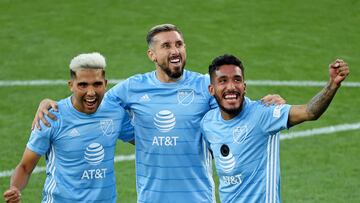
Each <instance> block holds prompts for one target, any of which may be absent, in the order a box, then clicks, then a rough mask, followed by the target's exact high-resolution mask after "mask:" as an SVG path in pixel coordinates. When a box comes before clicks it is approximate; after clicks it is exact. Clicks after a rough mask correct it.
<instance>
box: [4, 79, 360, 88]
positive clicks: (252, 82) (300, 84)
mask: <svg viewBox="0 0 360 203" xmlns="http://www.w3.org/2000/svg"><path fill="white" fill-rule="evenodd" d="M122 81H124V80H123V79H120V80H115V79H110V80H109V83H110V84H117V83H119V82H122ZM246 83H247V84H248V85H252V86H294V87H323V86H324V85H325V84H326V83H327V82H326V81H298V80H291V81H283V80H281V81H279V80H247V81H246ZM66 84H67V80H0V87H12V86H45V85H48V86H49V85H50V86H53V85H66ZM342 86H343V87H360V82H343V83H342Z"/></svg>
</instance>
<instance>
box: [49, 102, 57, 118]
mask: <svg viewBox="0 0 360 203" xmlns="http://www.w3.org/2000/svg"><path fill="white" fill-rule="evenodd" d="M50 105H51V108H52V109H54V111H56V112H58V111H59V109H58V105H57V103H56V102H52V103H50ZM55 118H56V117H55Z"/></svg>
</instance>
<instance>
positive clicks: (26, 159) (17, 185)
mask: <svg viewBox="0 0 360 203" xmlns="http://www.w3.org/2000/svg"><path fill="white" fill-rule="evenodd" d="M39 159H40V156H39V155H37V154H36V153H34V152H33V151H31V150H29V149H27V148H26V149H25V152H24V154H23V157H22V159H21V161H20V163H19V165H18V166H17V167H16V168H15V171H14V173H13V175H12V176H11V182H10V187H9V189H8V190H6V191H5V192H4V199H5V202H20V199H21V191H22V190H23V189H24V188H25V186H26V185H27V183H28V181H29V178H30V175H31V173H32V171H33V170H34V168H35V166H36V164H37V163H38V161H39Z"/></svg>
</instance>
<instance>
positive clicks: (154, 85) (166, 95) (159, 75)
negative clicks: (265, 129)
mask: <svg viewBox="0 0 360 203" xmlns="http://www.w3.org/2000/svg"><path fill="white" fill-rule="evenodd" d="M146 40H147V44H148V51H147V55H148V57H149V59H150V60H151V61H153V62H154V64H155V67H156V70H155V71H152V72H148V73H145V74H139V75H135V76H132V77H130V78H128V79H127V80H126V81H124V82H122V83H120V84H117V85H116V86H114V87H113V88H111V89H110V90H109V91H108V92H107V94H106V96H105V98H104V100H109V101H112V102H117V103H118V104H119V106H120V105H121V106H123V107H124V108H125V109H127V110H129V111H130V112H131V114H132V116H133V118H132V119H133V124H134V128H135V140H136V183H137V188H136V189H137V194H138V196H137V199H138V202H156V203H161V202H164V203H168V202H172V203H176V202H179V203H183V202H188V203H191V202H194V203H202V202H203V203H209V202H214V201H215V195H214V183H213V180H212V170H211V156H210V154H209V151H208V150H207V148H206V147H205V145H204V143H203V141H202V139H201V134H200V120H201V119H202V117H203V116H204V115H205V113H206V112H207V111H209V110H210V109H212V108H215V107H216V106H217V105H216V102H215V100H214V98H213V97H212V96H211V95H210V94H209V92H208V91H207V87H208V85H209V84H210V80H209V77H208V76H204V75H202V74H199V73H195V72H191V71H188V70H185V69H184V67H185V63H186V49H185V42H184V39H183V35H182V33H181V32H180V30H179V29H178V28H177V27H175V26H174V25H171V24H164V25H158V26H155V27H153V28H152V29H151V30H150V31H149V32H148V34H147V37H146ZM265 100H267V101H269V102H280V103H283V102H284V100H282V98H279V97H278V96H270V97H265ZM47 101H48V100H45V101H44V102H42V103H41V104H40V107H39V111H38V112H39V114H38V115H37V116H36V117H35V119H34V122H38V117H40V119H41V120H42V121H43V122H46V120H44V119H42V112H45V114H47V112H46V111H47V108H48V107H49V103H48V102H47ZM51 106H53V107H54V108H56V106H54V105H53V104H51Z"/></svg>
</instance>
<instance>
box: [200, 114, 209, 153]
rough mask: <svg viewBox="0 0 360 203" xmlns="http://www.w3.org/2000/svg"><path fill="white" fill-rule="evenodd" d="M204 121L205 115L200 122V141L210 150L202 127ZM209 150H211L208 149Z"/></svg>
mask: <svg viewBox="0 0 360 203" xmlns="http://www.w3.org/2000/svg"><path fill="white" fill-rule="evenodd" d="M204 120H206V114H205V116H204V117H203V118H202V119H201V121H200V133H201V139H202V140H203V142H204V143H205V145H206V148H207V149H210V143H209V141H208V139H207V137H206V132H205V127H204V122H205V121H204ZM210 150H211V149H210Z"/></svg>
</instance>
